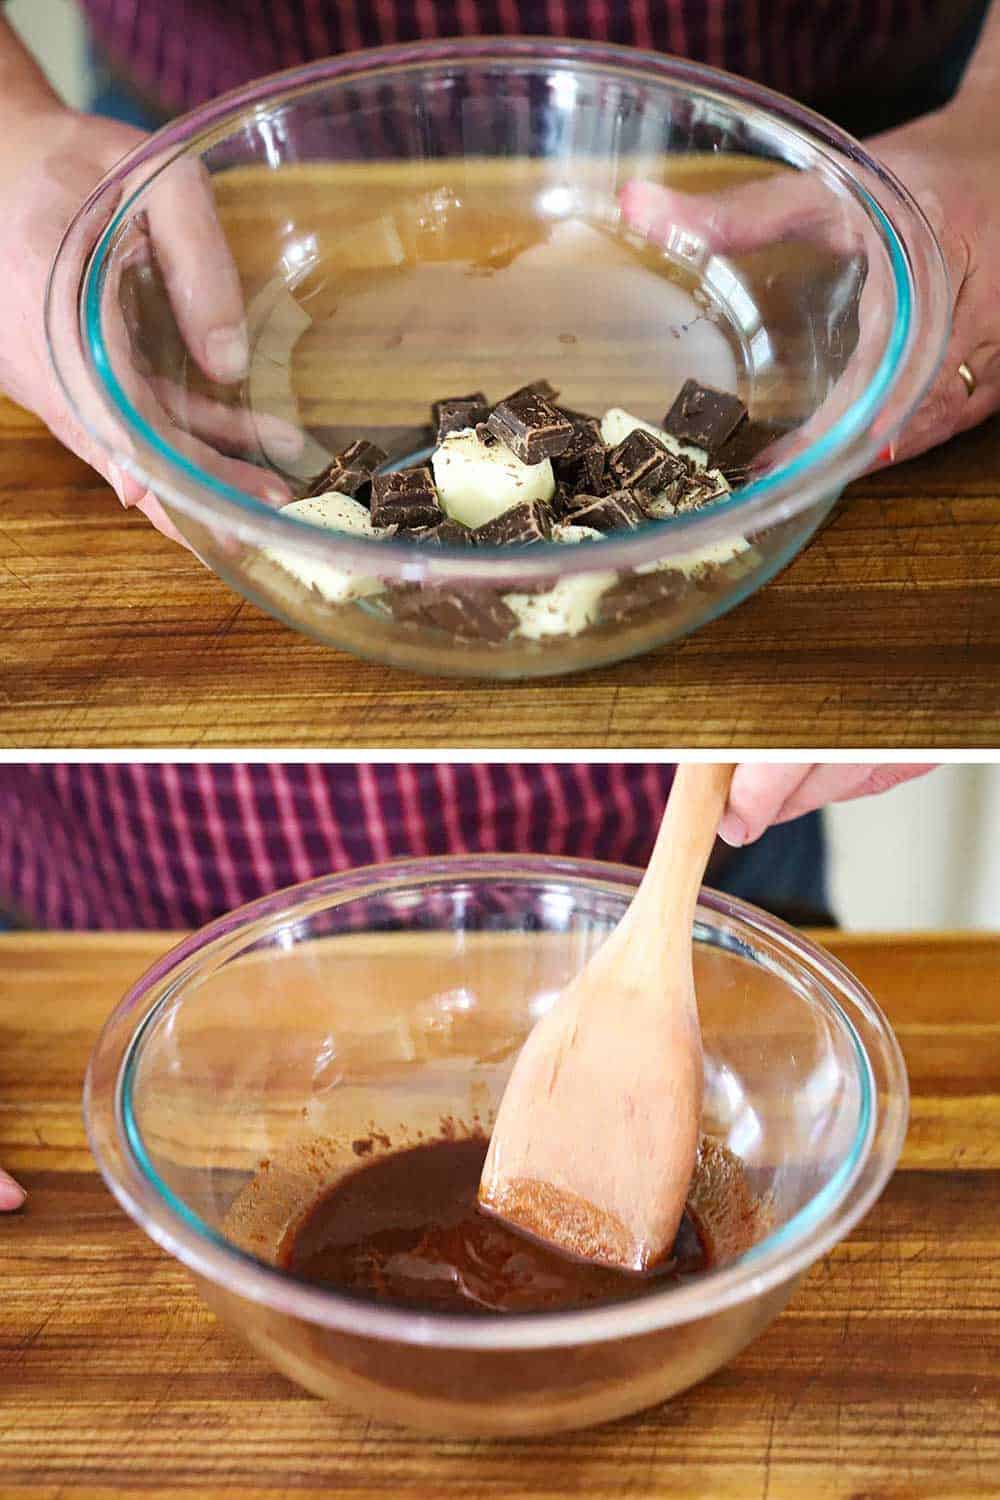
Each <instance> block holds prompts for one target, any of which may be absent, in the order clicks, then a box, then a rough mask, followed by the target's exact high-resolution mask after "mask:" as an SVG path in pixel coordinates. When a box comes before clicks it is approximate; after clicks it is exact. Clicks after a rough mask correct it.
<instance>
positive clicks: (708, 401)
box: [662, 380, 747, 454]
mask: <svg viewBox="0 0 1000 1500" xmlns="http://www.w3.org/2000/svg"><path fill="white" fill-rule="evenodd" d="M746 414H747V409H746V407H745V406H744V404H743V402H742V401H741V400H740V398H739V397H738V396H730V395H729V394H728V393H727V392H726V391H717V390H715V389H714V388H713V387H712V386H710V385H699V383H698V381H697V380H685V382H684V384H683V385H682V386H681V388H680V390H679V391H678V393H677V398H676V400H675V401H674V404H673V406H672V407H671V408H670V410H669V411H668V412H667V414H666V416H665V417H664V418H663V424H662V425H663V429H664V431H665V432H669V433H670V435H671V437H675V438H676V439H677V441H678V442H679V443H690V444H691V445H692V446H693V447H695V448H704V449H705V451H706V453H709V454H712V453H714V452H715V451H716V450H717V449H718V448H721V447H722V445H723V443H724V442H725V441H726V439H727V438H728V437H730V436H731V435H732V434H733V433H734V432H735V431H736V428H737V427H738V426H739V425H740V423H741V422H742V421H743V419H744V417H745V416H746Z"/></svg>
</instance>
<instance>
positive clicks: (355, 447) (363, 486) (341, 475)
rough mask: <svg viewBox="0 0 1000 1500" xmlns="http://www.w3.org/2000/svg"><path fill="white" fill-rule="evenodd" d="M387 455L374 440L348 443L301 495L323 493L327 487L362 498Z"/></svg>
mask: <svg viewBox="0 0 1000 1500" xmlns="http://www.w3.org/2000/svg"><path fill="white" fill-rule="evenodd" d="M388 457H389V455H388V454H387V453H386V452H385V451H384V450H383V449H382V448H379V447H377V446H376V444H375V443H366V442H365V441H364V440H363V439H361V438H359V439H358V440H357V442H354V443H348V445H347V447H346V448H345V449H344V450H343V452H342V453H338V454H336V455H335V456H334V458H332V459H331V461H330V463H328V464H327V466H326V468H325V469H324V470H323V472H322V474H317V476H316V478H315V479H314V480H313V481H312V483H311V484H310V485H309V488H308V489H307V490H306V491H305V493H304V494H303V497H302V498H303V499H307V498H309V497H311V496H312V495H325V494H327V493H328V492H329V491H330V490H336V492H337V494H339V495H351V496H352V497H353V498H354V499H355V500H357V499H359V498H363V496H364V494H366V493H367V491H368V488H369V486H370V485H371V482H372V474H373V473H374V472H375V470H376V469H377V468H378V466H379V464H384V463H385V461H386V459H387V458H388Z"/></svg>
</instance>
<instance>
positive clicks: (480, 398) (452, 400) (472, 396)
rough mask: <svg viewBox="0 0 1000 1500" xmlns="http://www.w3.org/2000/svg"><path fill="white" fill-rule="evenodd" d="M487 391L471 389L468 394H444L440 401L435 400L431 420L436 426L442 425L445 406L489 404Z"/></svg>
mask: <svg viewBox="0 0 1000 1500" xmlns="http://www.w3.org/2000/svg"><path fill="white" fill-rule="evenodd" d="M489 404H490V403H489V402H488V401H487V399H486V393H485V391H470V392H469V394H468V395H467V396H442V397H441V399H440V401H435V402H434V404H433V405H432V407H431V420H432V421H433V424H434V426H435V427H439V426H440V425H441V408H442V407H443V406H487V407H488V406H489Z"/></svg>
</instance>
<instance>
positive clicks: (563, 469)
mask: <svg viewBox="0 0 1000 1500" xmlns="http://www.w3.org/2000/svg"><path fill="white" fill-rule="evenodd" d="M606 457H607V449H606V448H605V446H604V443H603V442H602V440H601V428H600V424H599V423H597V422H595V421H593V420H592V419H591V418H589V417H585V418H582V419H581V420H580V421H578V422H576V423H574V426H573V436H572V438H571V440H570V443H569V445H568V447H566V448H564V449H563V451H562V453H559V454H557V455H556V457H555V458H554V459H553V460H552V467H553V470H554V471H555V476H556V480H557V481H558V482H559V483H561V484H564V485H565V486H566V488H567V490H569V491H570V492H573V493H580V492H581V491H583V492H586V493H587V494H590V495H593V494H596V493H597V492H598V490H597V487H598V485H599V483H600V481H601V479H602V478H603V477H604V464H605V460H606Z"/></svg>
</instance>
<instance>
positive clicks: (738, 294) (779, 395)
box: [48, 40, 948, 677]
mask: <svg viewBox="0 0 1000 1500" xmlns="http://www.w3.org/2000/svg"><path fill="white" fill-rule="evenodd" d="M635 184H642V185H644V187H643V188H641V189H640V190H639V191H638V192H637V191H636V190H635V187H634V185H635ZM630 185H632V186H630ZM650 185H653V186H654V187H655V186H656V185H660V186H661V187H662V186H665V187H666V188H667V189H668V195H667V200H666V201H667V202H668V203H670V204H672V205H673V208H672V209H671V210H670V211H669V212H667V213H666V215H664V212H663V208H662V201H661V202H660V206H659V209H658V211H657V214H656V215H655V216H654V219H655V223H647V222H645V220H644V218H643V212H642V206H643V204H644V202H645V197H644V194H645V192H646V190H647V189H648V188H649V186H650ZM207 190H208V195H209V199H210V201H209V205H208V206H209V209H210V210H211V211H210V212H206V191H207ZM741 192H743V193H746V194H749V196H745V197H742V198H741V197H740V193H741ZM734 195H735V196H734ZM630 203H631V204H632V206H633V211H632V212H631V213H630V212H629V211H628V205H629V204H630ZM741 203H742V204H743V205H744V207H743V208H742V209H741V207H740V205H741ZM192 205H193V206H192ZM734 222H735V223H736V224H737V225H738V226H739V232H737V233H734V232H733V224H734ZM177 242H181V243H183V244H184V245H185V247H186V248H185V253H184V254H183V255H180V254H178V251H177ZM192 242H193V243H194V245H195V246H196V247H197V253H192V249H191V244H192ZM234 274H235V275H236V277H237V278H238V282H239V288H240V293H241V296H242V301H243V305H244V307H245V310H246V317H245V332H246V338H247V346H248V358H247V361H246V364H245V367H243V366H242V365H240V367H239V369H238V370H237V369H236V366H234V375H235V378H234V379H233V380H232V381H231V382H229V383H221V382H219V381H217V380H213V379H212V378H210V375H209V373H207V368H206V363H207V362H206V359H205V357H204V349H205V348H206V347H208V345H207V343H206V339H207V337H208V335H210V334H213V333H215V332H216V330H214V329H213V326H212V319H213V286H218V285H222V284H225V285H226V286H227V287H228V288H230V289H231V285H232V277H233V275H234ZM227 305H228V300H227ZM947 307H948V288H947V278H946V275H945V272H944V269H943V262H942V260H941V256H940V253H939V251H938V248H937V245H936V242H935V240H934V237H933V235H932V233H931V231H930V229H929V227H928V225H927V223H926V221H925V219H924V218H923V216H922V215H921V213H920V212H919V210H918V209H917V207H916V206H915V204H914V203H913V202H912V200H911V199H910V198H909V197H908V195H907V194H906V192H905V190H904V189H902V188H901V186H900V185H899V184H898V183H897V182H896V181H895V180H894V179H893V178H891V176H890V175H889V174H887V173H886V172H885V171H883V170H882V169H880V168H879V167H878V166H877V165H876V164H875V163H874V162H873V161H872V160H871V159H870V158H869V157H868V156H867V155H866V154H865V152H864V151H863V150H862V148H861V147H859V146H858V145H857V144H856V143H855V142H852V141H851V140H850V139H849V138H848V137H846V136H844V135H843V134H841V133H840V132H839V131H837V130H836V129H835V128H834V127H832V126H829V125H827V124H825V122H823V121H822V120H820V119H819V118H818V117H816V116H814V115H812V114H811V113H810V112H809V111H806V110H804V109H801V108H799V107H798V106H796V105H794V104H793V103H791V102H790V101H788V100H786V99H783V98H781V97H779V96H777V95H773V94H770V93H768V92H767V91H765V90H762V89H759V88H757V87H756V86H754V85H751V84H749V83H746V82H744V81H742V80H738V79H735V78H731V77H728V76H727V75H724V74H721V73H717V72H715V71H713V70H711V69H705V68H700V67H696V66H693V65H690V64H686V63H682V62H678V61H676V60H673V59H669V58H666V57H661V56H656V55H653V54H646V53H640V52H635V51H630V50H627V49H620V48H614V47H606V46H602V45H582V44H576V43H573V44H563V43H558V42H541V41H539V42H535V41H514V40H508V41H463V42H436V43H433V44H421V45H417V46H412V47H400V48H386V49H382V50H380V51H378V52H374V53H365V54H359V55H355V56H351V57H341V58H337V59H333V60H327V61H324V62H322V63H317V64H314V65H312V66H309V67H307V68H303V69H299V70H296V71H294V72H290V73H286V74H282V75H280V76H277V77H273V78H268V79H264V80H262V81H260V82H259V83H256V84H253V85H250V86H248V87H247V88H245V89H243V90H240V91H237V92H235V93H233V94H230V95H227V96H226V97H225V98H223V99H221V100H219V101H217V102H215V103H213V104H211V105H209V106H206V107H205V108H203V109H201V110H199V111H197V112H195V113H194V114H191V115H188V116H186V117H184V118H183V119H181V120H179V121H177V122H176V123H175V124H172V125H170V126H168V127H167V128H166V129H164V130H163V131H161V132H159V134H158V135H156V136H154V137H153V138H152V139H151V140H150V142H149V144H148V145H147V146H145V147H143V148H142V149H140V150H139V151H137V152H136V153H134V154H133V155H132V156H131V157H129V158H127V159H126V160H125V161H124V162H123V163H122V164H121V165H120V167H119V168H118V169H117V170H116V171H115V172H114V173H112V174H111V176H110V177H109V178H108V179H106V181H105V182H104V183H103V184H102V185H101V186H100V188H99V189H98V190H97V191H96V193H95V194H94V195H93V197H92V198H91V199H90V201H89V202H88V203H87V204H86V205H85V207H84V209H83V210H82V211H81V214H80V215H79V217H78V219H77V220H76V221H75V223H74V224H73V225H72V226H71V228H70V230H69V231H68V233H67V236H66V239H65V241H64V244H63V246H62V248H61V250H60V254H59V256H58V258H57V261H56V264H55V266H54V268H53V273H52V278H51V282H50V290H49V305H48V330H49V337H50V342H51V347H52V352H53V357H54V360H55V363H56V367H57V370H58V372H59V375H60V378H61V380H62V382H63V385H64V388H65V390H66V392H67V394H68V397H69V399H70V401H71V403H72V405H73V406H74V408H75V410H76V412H77V414H78V416H79V418H80V421H81V423H82V424H83V425H84V426H85V427H86V428H88V429H89V431H90V432H91V434H92V435H94V436H95V437H96V438H97V439H98V441H100V442H101V444H102V445H104V447H105V448H106V449H107V450H109V452H110V453H111V454H112V455H113V458H114V462H115V463H116V464H118V466H119V467H121V468H123V469H125V470H127V471H129V472H131V473H132V474H133V475H134V476H136V477H137V478H139V479H140V480H141V481H142V482H144V483H145V484H147V485H148V487H149V488H150V489H151V490H152V491H154V492H155V493H156V494H157V495H158V496H159V497H160V498H161V500H162V502H163V504H164V506H165V507H166V509H167V511H168V513H169V515H170V517H171V519H172V520H173V522H174V523H175V525H176V526H177V527H178V528H179V529H180V531H181V532H182V533H183V534H184V536H185V537H186V538H187V539H188V540H189V541H190V542H191V544H192V546H193V547H194V548H195V549H196V551H197V552H198V553H199V554H200V556H201V557H202V558H203V559H204V560H205V561H206V562H207V563H208V564H209V565H210V566H211V567H212V568H214V569H215V570H216V571H217V572H218V573H219V574H220V575H221V576H222V577H223V578H225V579H226V580H227V581H228V582H229V583H230V584H231V585H232V586H233V587H235V588H237V589H239V590H240V591H241V592H243V593H244V594H246V595H247V596H248V597H249V598H251V599H253V600H254V601H255V602H257V603H258V604H260V605H262V606H263V607H265V608H267V609H269V610H271V611H272V612H273V613H275V614H277V615H278V616H280V617H281V618H283V619H285V620H286V621H288V622H289V623H290V624H292V625H294V626H296V627H298V628H301V629H303V630H306V631H309V632H310V633H312V634H314V635H317V636H319V637H320V638H322V639H323V640H326V641H328V642H330V643H331V644H333V645H336V646H340V647H344V648H346V649H348V650H351V651H354V652H356V653H358V654H361V655H365V656H370V657H376V658H379V659H383V660H386V661H391V662H394V663H396V664H399V665H404V666H409V667H415V668H418V669H421V670H427V671H433V672H441V673H460V674H468V675H480V676H483V675H485V676H495V677H518V676H530V675H534V674H543V673H552V672H562V671H567V670H570V669H573V668H576V667H585V666H589V665H594V664H597V663H601V662H607V661H610V660H614V659H616V658H621V657H624V656H628V655H631V654H634V653H636V652H639V651H642V650H645V649H647V648H649V647H650V646H653V645H655V644H657V643H659V642H662V641H664V640H667V639H670V638H671V637H674V636H678V635H681V634H683V633H685V632H687V631H690V630H693V629H695V628H697V626H699V625H700V624H702V623H704V622H705V621H706V620H709V619H711V618H713V617H714V616H715V615H717V614H719V613H721V612H723V611H724V610H726V609H728V608H730V607H731V606H732V605H734V604H735V603H737V602H739V601H740V600H741V599H743V598H745V597H746V596H747V595H748V594H750V593H751V592H753V590H754V589H756V588H757V587H759V586H760V585H761V584H762V583H764V582H765V581H766V580H767V579H769V578H770V577H772V576H773V575H774V573H776V572H777V571H778V570H779V569H780V568H781V567H782V566H783V565H784V564H785V563H786V562H787V561H788V560H789V559H790V558H791V557H792V556H794V555H795V553H796V552H797V551H798V550H799V549H800V548H801V547H802V546H803V545H804V544H805V542H806V541H807V540H808V538H809V537H810V536H811V535H812V533H813V532H814V531H815V530H816V528H817V527H818V526H819V525H820V524H821V522H822V521H823V519H824V518H825V516H826V515H827V514H828V512H829V511H830V509H831V507H832V506H833V504H834V503H835V501H836V498H837V496H838V495H839V493H840V491H841V490H842V488H843V486H844V484H845V483H846V482H847V481H848V480H849V479H850V478H851V477H853V476H854V475H856V474H857V473H859V472H860V471H861V470H863V469H864V468H865V467H866V466H867V465H868V464H869V463H871V462H872V461H873V459H874V458H875V457H876V455H877V454H878V453H879V452H880V451H881V450H882V449H883V448H884V447H885V445H886V443H887V442H888V441H889V439H890V438H891V437H892V435H893V434H894V433H895V432H896V431H897V430H898V428H899V427H900V425H901V424H902V423H903V422H904V421H905V419H906V417H907V416H908V414H909V413H910V412H912V410H913V409H914V407H915V405H916V404H917V403H918V401H919V399H920V396H921V394H922V393H923V391H924V390H925V389H926V386H927V384H928V381H929V379H930V377H931V375H932V374H933V371H934V368H935V366H936V363H937V361H938V359H939V356H940V354H941V351H942V349H943V344H944V340H945V337H946V333H947V324H948V311H947ZM227 347H230V346H228V345H227ZM208 363H209V364H210V362H208ZM237 364H239V362H238V361H237ZM214 368H215V370H216V373H218V367H217V365H216V366H215V367H214ZM539 380H544V381H548V382H550V383H551V385H552V386H553V387H555V388H556V389H557V390H558V392H559V397H558V400H559V402H560V403H561V405H562V406H563V407H565V408H568V409H569V410H571V411H573V412H575V413H584V414H587V415H589V416H590V417H594V418H597V419H601V418H604V417H605V416H606V414H607V413H609V412H611V411H617V412H619V413H625V414H627V415H628V416H629V419H630V421H632V422H635V421H640V422H642V423H645V424H649V425H650V426H651V427H652V428H653V429H661V424H662V423H663V420H664V414H665V413H666V412H667V410H668V408H670V407H671V404H672V403H673V402H674V400H675V398H676V397H677V394H678V392H679V390H680V388H681V386H682V385H683V383H684V382H685V381H687V380H694V381H696V382H699V383H700V384H702V385H708V386H711V387H714V388H715V389H717V390H721V391H723V392H727V393H732V394H734V395H737V396H738V397H739V398H740V399H741V400H742V402H743V403H745V404H746V406H747V407H748V408H749V419H748V422H747V423H746V424H744V427H745V436H747V437H748V439H750V441H748V442H747V443H746V444H745V445H744V452H743V455H742V458H739V457H737V461H736V462H735V464H734V467H733V469H732V470H731V471H730V484H731V486H732V487H731V489H723V490H720V491H719V492H718V493H717V494H716V495H714V496H713V497H712V498H711V499H710V502H709V503H705V504H701V505H699V506H697V507H695V508H690V509H681V508H680V507H678V508H676V511H675V512H674V513H671V510H672V507H666V508H665V509H664V508H662V507H661V508H660V510H659V511H658V512H656V511H655V508H654V511H653V516H655V517H658V518H651V516H650V514H643V515H641V516H640V517H638V520H639V522H640V524H630V525H627V526H626V527H625V528H624V529H621V530H612V531H609V532H607V533H606V534H604V535H603V536H599V537H594V536H593V535H591V536H589V537H588V538H587V545H574V546H567V545H565V542H566V541H576V542H579V541H581V537H580V536H579V535H575V536H572V537H567V536H562V537H559V536H557V537H556V538H555V539H552V537H551V534H550V532H549V531H548V530H547V529H545V528H543V532H544V539H542V540H537V539H536V540H535V542H534V544H533V545H525V544H522V543H521V542H516V543H515V544H514V545H510V546H507V547H501V546H497V545H492V544H490V542H489V540H487V541H486V542H485V544H480V545H476V546H474V547H470V546H468V545H458V544H456V542H455V539H454V535H453V533H448V532H446V533H443V534H441V535H439V536H438V537H437V538H436V544H434V545H430V544H427V543H426V542H424V541H422V540H414V538H413V535H412V533H407V532H406V531H405V530H404V529H393V527H391V526H390V527H373V525H372V523H371V519H370V517H369V515H368V513H367V511H366V510H365V508H364V507H363V506H362V507H355V505H354V504H352V505H346V504H342V503H339V502H338V504H337V505H336V506H335V507H334V510H333V512H332V519H331V512H330V511H329V510H328V511H327V513H326V515H325V516H324V515H323V514H321V513H319V512H318V511H317V508H316V507H315V506H314V505H312V504H311V503H310V502H307V501H300V500H299V497H301V496H303V495H305V494H306V493H307V492H310V491H312V490H314V489H315V485H316V481H317V479H318V477H319V476H320V475H321V474H323V472H324V471H325V470H327V468H328V466H329V465H330V463H331V460H333V459H334V458H335V456H336V455H337V454H341V453H343V451H344V450H345V449H348V448H349V447H350V445H352V444H354V443H359V442H360V443H363V444H371V445H373V449H374V451H375V452H377V453H378V454H380V455H383V456H382V457H380V458H379V459H378V462H379V463H380V464H381V466H382V468H383V469H384V470H393V469H399V468H403V467H416V466H420V465H423V464H426V463H427V462H428V460H429V458H430V455H431V451H432V449H433V447H434V444H435V435H434V432H433V431H432V429H431V427H430V426H429V423H430V409H431V406H432V404H433V403H434V402H438V401H440V400H442V399H452V398H455V397H457V396H460V395H465V394H466V393H469V392H474V393H483V394H484V395H485V398H486V399H487V401H488V403H489V405H490V406H491V407H492V406H493V405H494V403H496V402H499V401H500V400H501V398H503V397H505V396H507V395H508V394H509V393H510V392H512V391H514V390H516V389H520V388H522V387H524V386H525V385H530V384H532V383H533V382H537V381H539ZM621 435H622V432H621V431H619V436H621ZM365 451H370V450H367V449H366V450H365ZM481 456H482V455H480V457H481ZM720 496H721V498H720ZM347 498H348V499H350V498H351V496H350V495H348V496H347ZM362 498H363V497H362ZM282 501H285V502H293V501H295V502H296V503H293V504H291V507H290V508H287V509H282V506H281V502H282ZM543 503H547V499H546V497H544V496H543ZM497 508H498V505H497V504H496V503H495V504H494V505H493V510H494V511H495V510H496V509H497ZM359 510H360V512H361V513H360V515H359V513H358V512H359ZM317 520H319V521H321V522H322V524H314V523H315V522H316V521H317ZM632 520H633V521H635V520H636V517H635V515H633V517H632ZM331 580H333V582H332V583H331ZM418 591H419V592H422V597H420V598H419V599H418V607H417V608H414V607H413V600H414V597H415V592H418ZM539 598H541V599H542V600H543V604H542V605H541V606H539V605H538V603H537V601H538V599H539ZM456 599H457V601H458V605H457V607H456V606H455V601H456ZM567 599H568V600H569V602H570V604H572V605H573V606H574V607H572V608H563V605H564V604H565V603H566V600H567ZM427 600H430V601H431V602H432V603H434V602H438V603H440V602H442V601H443V602H444V604H445V606H450V607H444V608H436V609H435V608H431V609H427V608H424V604H425V603H426V602H427ZM517 600H523V601H528V603H527V604H526V606H525V607H524V608H521V607H519V606H518V605H517V604H516V603H515V604H514V606H513V608H512V607H511V601H517ZM532 600H534V601H535V603H534V604H532V603H531V602H530V601H532ZM469 601H472V605H473V608H472V609H471V610H470V608H469V607H468V606H469ZM503 611H506V613H504V612H503ZM477 617H478V618H479V619H480V620H482V619H486V618H489V619H492V620H493V622H494V624H493V627H492V628H491V629H490V630H486V631H484V630H482V629H477V628H475V627H474V626H470V624H469V620H470V618H477ZM497 619H499V620H500V622H501V624H500V625H499V626H498V625H497V624H496V621H497ZM539 621H541V622H542V625H541V627H540V626H539Z"/></svg>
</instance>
